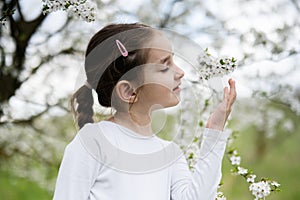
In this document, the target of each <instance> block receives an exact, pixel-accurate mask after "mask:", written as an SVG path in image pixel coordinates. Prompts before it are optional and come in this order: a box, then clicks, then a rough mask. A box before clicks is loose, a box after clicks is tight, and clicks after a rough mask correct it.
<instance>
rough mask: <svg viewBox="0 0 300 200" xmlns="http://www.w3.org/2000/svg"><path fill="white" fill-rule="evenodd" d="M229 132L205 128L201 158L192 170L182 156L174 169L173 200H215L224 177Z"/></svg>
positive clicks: (172, 181)
mask: <svg viewBox="0 0 300 200" xmlns="http://www.w3.org/2000/svg"><path fill="white" fill-rule="evenodd" d="M228 136H229V135H228V134H226V133H224V132H221V131H217V130H212V129H205V130H204V133H203V140H202V143H201V147H200V158H199V160H198V161H197V164H196V165H195V170H194V172H193V173H192V172H191V171H190V170H189V168H188V164H187V160H186V158H185V156H184V155H182V156H181V157H180V158H179V159H178V160H177V161H176V163H175V164H174V165H173V168H172V178H171V199H172V200H214V199H215V196H216V193H217V188H218V184H219V183H220V180H221V176H222V173H221V166H222V159H223V155H224V151H225V147H226V141H227V138H228Z"/></svg>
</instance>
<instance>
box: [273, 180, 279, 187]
mask: <svg viewBox="0 0 300 200" xmlns="http://www.w3.org/2000/svg"><path fill="white" fill-rule="evenodd" d="M271 185H273V186H275V187H279V186H280V184H279V183H278V182H276V181H272V182H271Z"/></svg>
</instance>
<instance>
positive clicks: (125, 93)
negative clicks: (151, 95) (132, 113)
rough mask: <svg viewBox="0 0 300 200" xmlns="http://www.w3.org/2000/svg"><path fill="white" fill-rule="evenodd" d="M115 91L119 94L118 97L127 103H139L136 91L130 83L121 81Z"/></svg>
mask: <svg viewBox="0 0 300 200" xmlns="http://www.w3.org/2000/svg"><path fill="white" fill-rule="evenodd" d="M115 90H116V92H117V94H118V97H119V98H120V99H121V100H122V101H123V102H126V103H135V102H137V94H136V93H135V89H134V87H133V85H132V83H130V82H129V81H126V80H121V81H119V82H118V83H117V85H116V87H115Z"/></svg>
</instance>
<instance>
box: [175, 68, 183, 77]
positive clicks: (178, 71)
mask: <svg viewBox="0 0 300 200" xmlns="http://www.w3.org/2000/svg"><path fill="white" fill-rule="evenodd" d="M183 76H184V71H183V70H182V69H181V68H180V67H178V66H177V65H175V79H181V78H182V77H183Z"/></svg>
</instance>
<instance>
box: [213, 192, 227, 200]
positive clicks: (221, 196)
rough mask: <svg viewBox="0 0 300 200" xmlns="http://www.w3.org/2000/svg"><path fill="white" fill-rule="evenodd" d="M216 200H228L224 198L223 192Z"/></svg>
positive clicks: (218, 194) (219, 193) (218, 193)
mask: <svg viewBox="0 0 300 200" xmlns="http://www.w3.org/2000/svg"><path fill="white" fill-rule="evenodd" d="M215 200H226V197H225V196H224V194H223V192H217V195H216V198H215Z"/></svg>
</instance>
